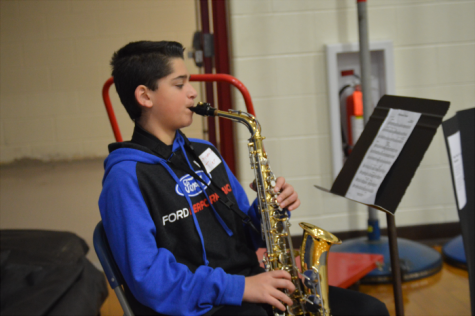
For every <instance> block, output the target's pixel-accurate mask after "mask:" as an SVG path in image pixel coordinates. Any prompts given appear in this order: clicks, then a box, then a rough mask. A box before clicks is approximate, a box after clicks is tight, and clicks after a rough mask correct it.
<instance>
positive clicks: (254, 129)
mask: <svg viewBox="0 0 475 316" xmlns="http://www.w3.org/2000/svg"><path fill="white" fill-rule="evenodd" d="M191 111H193V112H195V113H196V114H198V115H201V116H219V117H222V118H226V119H229V120H232V121H234V122H237V123H241V124H244V125H245V126H246V127H247V128H248V130H249V132H250V133H251V135H252V136H251V138H252V139H256V138H257V139H259V138H260V137H261V125H260V124H259V122H258V121H257V120H256V118H255V117H254V116H253V115H251V114H249V113H247V112H242V111H236V110H229V111H227V112H226V111H221V110H218V109H216V108H213V107H211V105H210V104H209V103H203V102H199V103H198V104H197V105H196V106H195V107H192V108H191Z"/></svg>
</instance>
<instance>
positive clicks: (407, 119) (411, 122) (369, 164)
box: [345, 109, 421, 204]
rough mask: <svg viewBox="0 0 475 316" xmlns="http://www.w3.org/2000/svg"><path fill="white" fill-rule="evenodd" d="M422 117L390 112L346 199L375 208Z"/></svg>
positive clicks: (390, 110) (403, 112)
mask: <svg viewBox="0 0 475 316" xmlns="http://www.w3.org/2000/svg"><path fill="white" fill-rule="evenodd" d="M420 116H421V113H416V112H411V111H405V110H396V109H389V113H388V115H387V117H386V119H385V120H384V122H383V124H382V125H381V128H380V129H379V131H378V134H377V135H376V137H375V138H374V140H373V143H372V144H371V146H370V147H369V149H368V151H367V152H366V155H365V156H364V158H363V161H362V162H361V164H360V166H359V167H358V170H357V171H356V174H355V176H354V177H353V180H352V181H351V184H350V187H349V188H348V191H347V192H346V195H345V197H347V198H349V199H352V200H355V201H358V202H362V203H366V204H375V200H376V193H377V192H378V189H379V187H380V185H381V183H382V182H383V180H384V178H385V177H386V175H387V173H388V172H389V170H390V169H391V166H392V165H393V164H394V161H396V159H397V157H398V156H399V154H400V153H401V150H402V148H403V147H404V145H405V144H406V141H407V140H408V138H409V136H410V135H411V133H412V131H413V130H414V127H415V126H416V124H417V121H418V120H419V118H420Z"/></svg>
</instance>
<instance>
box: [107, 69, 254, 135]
mask: <svg viewBox="0 0 475 316" xmlns="http://www.w3.org/2000/svg"><path fill="white" fill-rule="evenodd" d="M190 81H205V82H215V81H216V82H227V83H229V84H232V85H233V86H235V87H236V88H237V89H238V90H239V91H240V92H241V94H242V96H243V98H244V102H245V104H246V109H247V112H248V113H250V114H252V115H254V116H255V115H256V114H255V112H254V106H253V104H252V100H251V95H250V94H249V91H248V90H247V88H246V86H245V85H244V84H243V83H242V82H241V81H239V80H238V79H236V78H235V77H233V76H231V75H227V74H202V75H190ZM113 83H114V78H113V77H110V78H109V79H107V81H106V82H105V83H104V86H103V87H102V99H103V100H104V105H105V107H106V111H107V115H108V116H109V121H110V124H111V126H112V131H113V132H114V137H115V140H116V141H117V142H122V141H123V140H122V134H121V133H120V128H119V124H117V118H116V117H115V113H114V109H113V107H112V103H111V99H110V96H109V88H110V86H111V85H112V84H113Z"/></svg>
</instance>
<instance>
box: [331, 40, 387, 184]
mask: <svg viewBox="0 0 475 316" xmlns="http://www.w3.org/2000/svg"><path fill="white" fill-rule="evenodd" d="M369 49H370V52H371V93H372V95H371V97H372V101H373V104H372V107H374V106H375V105H376V104H377V103H378V101H379V99H380V98H381V97H382V96H383V95H385V94H395V83H394V55H393V45H392V42H391V41H380V42H371V43H370V44H369ZM326 57H327V78H328V100H329V104H330V121H331V144H332V158H333V159H332V160H333V179H335V178H336V177H337V176H338V173H339V172H340V170H341V168H342V166H343V163H344V160H345V149H344V146H345V135H347V133H348V126H347V124H346V120H347V118H346V115H347V113H346V106H345V104H346V98H347V97H348V95H349V94H350V93H351V92H352V91H353V90H354V88H355V87H356V86H357V85H358V84H359V78H358V77H361V70H360V58H359V44H358V43H348V44H332V45H327V46H326Z"/></svg>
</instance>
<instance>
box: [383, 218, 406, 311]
mask: <svg viewBox="0 0 475 316" xmlns="http://www.w3.org/2000/svg"><path fill="white" fill-rule="evenodd" d="M386 219H387V222H388V239H389V253H390V257H391V274H392V277H393V291H394V305H396V315H401V316H402V315H404V304H403V300H402V284H401V283H402V276H401V268H400V266H399V251H398V248H397V234H396V223H395V220H394V215H391V214H386Z"/></svg>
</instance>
